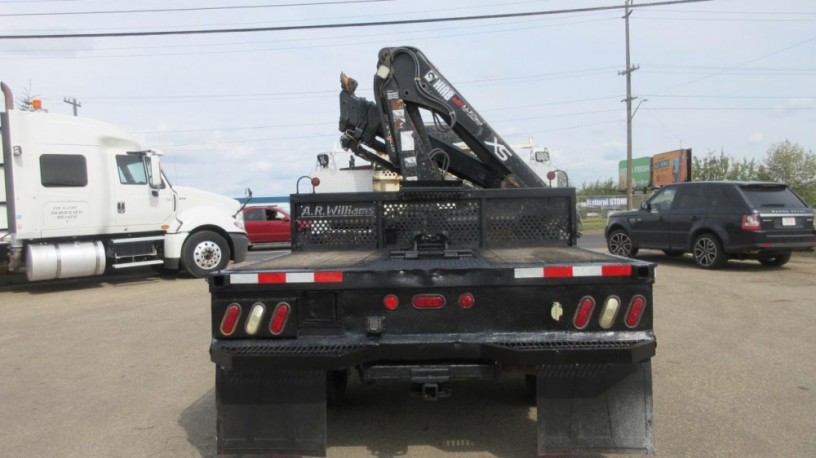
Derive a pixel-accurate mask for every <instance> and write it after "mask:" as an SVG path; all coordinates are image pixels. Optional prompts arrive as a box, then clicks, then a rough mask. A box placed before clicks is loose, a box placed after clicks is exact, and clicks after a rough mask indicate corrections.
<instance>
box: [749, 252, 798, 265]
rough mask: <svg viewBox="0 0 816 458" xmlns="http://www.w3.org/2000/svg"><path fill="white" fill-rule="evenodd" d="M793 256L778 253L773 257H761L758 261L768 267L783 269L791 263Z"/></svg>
mask: <svg viewBox="0 0 816 458" xmlns="http://www.w3.org/2000/svg"><path fill="white" fill-rule="evenodd" d="M790 258H791V254H790V253H778V254H773V255H767V254H765V255H760V256H758V257H757V260H758V261H759V263H760V264H762V265H763V266H768V267H781V266H784V265H785V264H787V263H788V261H790Z"/></svg>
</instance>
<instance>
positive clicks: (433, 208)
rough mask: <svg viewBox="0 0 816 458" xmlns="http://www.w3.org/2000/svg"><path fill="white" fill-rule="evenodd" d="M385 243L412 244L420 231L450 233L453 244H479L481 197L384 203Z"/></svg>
mask: <svg viewBox="0 0 816 458" xmlns="http://www.w3.org/2000/svg"><path fill="white" fill-rule="evenodd" d="M383 224H384V228H385V243H386V245H393V246H399V247H407V246H410V245H411V243H412V241H413V239H414V236H415V235H417V234H439V233H445V234H447V236H448V240H449V241H450V244H451V246H454V247H477V246H479V235H480V225H479V201H478V200H438V201H436V200H431V201H406V202H384V203H383Z"/></svg>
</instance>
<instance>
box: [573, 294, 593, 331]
mask: <svg viewBox="0 0 816 458" xmlns="http://www.w3.org/2000/svg"><path fill="white" fill-rule="evenodd" d="M594 308H595V299H593V298H591V297H589V296H584V298H583V299H581V302H579V303H578V310H576V311H575V318H573V319H572V324H574V325H575V327H576V328H577V329H584V328H585V327H587V325H588V324H589V319H590V317H592V310H593V309H594Z"/></svg>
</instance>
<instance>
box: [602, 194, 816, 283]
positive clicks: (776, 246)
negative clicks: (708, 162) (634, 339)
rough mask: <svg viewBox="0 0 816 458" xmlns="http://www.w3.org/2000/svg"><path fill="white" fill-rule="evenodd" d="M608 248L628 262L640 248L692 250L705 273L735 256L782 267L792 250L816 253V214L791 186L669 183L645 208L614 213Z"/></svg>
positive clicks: (671, 251) (671, 252)
mask: <svg viewBox="0 0 816 458" xmlns="http://www.w3.org/2000/svg"><path fill="white" fill-rule="evenodd" d="M606 245H607V248H608V249H609V252H610V253H613V254H617V255H621V256H626V257H633V256H635V255H636V254H637V252H638V250H639V249H641V248H649V249H657V250H663V252H664V253H665V254H666V255H668V256H680V255H682V254H684V253H691V254H692V256H693V257H694V261H695V262H696V263H697V265H698V266H700V267H702V268H704V269H716V268H719V267H722V266H723V265H725V263H726V262H728V260H729V259H756V260H758V261H759V262H760V263H762V264H763V265H766V266H776V267H778V266H782V265H784V264H785V263H787V262H788V260H790V257H791V252H793V251H812V250H813V249H814V247H816V231H814V227H813V210H812V209H810V208H809V207H808V206H807V205H806V204H805V202H804V201H803V200H802V199H801V198H800V197H799V196H798V195H796V193H794V192H793V191H791V189H790V188H788V186H787V185H784V184H781V183H765V182H739V181H718V182H703V181H695V182H690V183H676V184H673V185H669V186H666V187H664V188H662V189H660V190H659V191H657V192H656V193H655V194H654V195H653V196H652V197H651V198H650V199H649V200H648V201H646V202H644V203H643V204H642V205H641V207H640V209H639V210H634V211H627V212H619V213H615V214H613V215H611V216H610V217H609V220H608V222H607V226H606Z"/></svg>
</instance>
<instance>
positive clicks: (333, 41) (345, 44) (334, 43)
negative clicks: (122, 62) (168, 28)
mask: <svg viewBox="0 0 816 458" xmlns="http://www.w3.org/2000/svg"><path fill="white" fill-rule="evenodd" d="M608 20H612V19H591V20H585V21H571V22H560V23H557V24H544V25H535V26H530V27H517V26H516V27H513V28H509V29H497V30H481V31H476V32H464V33H454V34H450V33H448V34H434V35H426V36H416V37H413V38H411V39H412V40H431V39H435V38H448V37H462V36H471V35H486V34H493V33H503V32H518V31H521V30H531V29H543V28H550V27H562V26H567V25H575V24H586V23H590V22H600V21H608ZM519 22H520V23H526V22H534V21H519ZM496 25H499V24H484V25H476V26H467V27H450V28H447V29H446V30H455V29H471V28H482V27H495V26H496ZM362 36H393V33H383V34H370V35H362ZM343 38H345V37H343ZM336 39H337V38H336V37H334V38H333V37H326V38H308V39H300V40H283V42H287V41H331V42H330V43H328V44H325V43H320V44H314V45H306V46H286V47H273V48H254V49H238V50H234V49H233V50H221V51H212V50H209V51H196V52H185V53H146V54H107V55H90V56H56V57H55V56H40V57H29V56H24V57H18V56H15V57H0V60H12V59H13V60H53V59H104V58H132V57H164V56H191V55H213V54H230V55H233V54H236V53H260V52H267V51H284V50H290V49H309V48H321V49H323V48H330V47H344V48H345V47H349V46H357V45H366V44H378V43H380V41H354V42H337V41H336ZM244 44H253V43H251V42H247V43H244ZM189 46H190V45H188V47H189ZM196 46H208V45H196ZM218 46H220V45H218ZM167 47H172V46H167ZM157 48H162V47H161V46H157ZM96 49H100V48H94V50H96ZM120 49H128V48H126V47H123V48H120ZM135 49H138V48H135ZM43 51H46V50H33V52H43ZM51 51H74V50H72V49H64V48H63V49H56V50H51ZM0 52H3V51H0ZM7 52H14V53H19V52H21V51H19V50H15V51H7Z"/></svg>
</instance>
